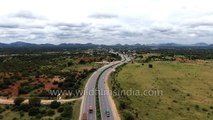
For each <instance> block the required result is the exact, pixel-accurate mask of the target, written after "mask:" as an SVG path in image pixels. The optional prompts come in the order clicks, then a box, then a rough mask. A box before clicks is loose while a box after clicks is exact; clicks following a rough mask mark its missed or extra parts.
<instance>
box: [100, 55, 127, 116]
mask: <svg viewBox="0 0 213 120" xmlns="http://www.w3.org/2000/svg"><path fill="white" fill-rule="evenodd" d="M122 56H123V55H122ZM129 60H130V59H129V58H127V56H123V57H122V62H120V63H119V64H116V65H115V66H113V67H110V68H109V69H107V70H106V71H104V72H103V73H102V75H101V77H100V79H99V80H98V90H99V105H100V111H101V119H102V120H116V117H115V116H116V115H115V113H113V112H112V111H113V110H112V109H113V108H112V107H113V106H112V104H111V103H110V98H109V97H110V95H109V90H108V89H107V86H106V85H107V84H106V82H107V81H105V80H107V79H106V78H107V77H108V75H109V73H111V72H112V71H113V70H115V68H116V67H118V66H120V65H122V64H124V63H126V62H128V61H129ZM106 110H109V111H110V115H109V116H107V114H106Z"/></svg>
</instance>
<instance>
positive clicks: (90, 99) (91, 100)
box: [79, 61, 118, 120]
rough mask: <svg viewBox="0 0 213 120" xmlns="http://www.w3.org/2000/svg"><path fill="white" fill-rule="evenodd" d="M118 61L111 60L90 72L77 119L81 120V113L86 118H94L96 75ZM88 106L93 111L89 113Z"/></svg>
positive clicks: (88, 119) (92, 119)
mask: <svg viewBox="0 0 213 120" xmlns="http://www.w3.org/2000/svg"><path fill="white" fill-rule="evenodd" d="M117 63H118V61H116V62H111V63H109V64H108V65H105V66H103V67H101V68H99V69H98V70H97V71H96V72H94V73H93V74H92V76H91V77H90V78H89V80H88V82H87V84H86V87H85V91H84V96H83V101H82V104H81V111H80V117H79V119H80V120H82V117H83V114H84V113H86V114H87V120H96V100H95V99H96V96H95V94H96V90H95V87H96V82H97V79H98V76H99V75H100V74H101V73H102V72H103V71H104V70H105V69H106V68H108V67H109V66H112V65H114V64H117ZM89 106H92V107H93V112H92V113H89Z"/></svg>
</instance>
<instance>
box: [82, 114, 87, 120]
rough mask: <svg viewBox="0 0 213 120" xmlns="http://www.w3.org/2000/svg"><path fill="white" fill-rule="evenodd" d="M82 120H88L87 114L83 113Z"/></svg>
mask: <svg viewBox="0 0 213 120" xmlns="http://www.w3.org/2000/svg"><path fill="white" fill-rule="evenodd" d="M82 120H87V113H85V112H84V113H83V116H82Z"/></svg>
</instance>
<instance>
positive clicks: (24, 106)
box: [18, 104, 29, 112]
mask: <svg viewBox="0 0 213 120" xmlns="http://www.w3.org/2000/svg"><path fill="white" fill-rule="evenodd" d="M18 109H19V111H24V112H28V110H29V105H27V104H21V105H20V106H19V108H18Z"/></svg>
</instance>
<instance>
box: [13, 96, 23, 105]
mask: <svg viewBox="0 0 213 120" xmlns="http://www.w3.org/2000/svg"><path fill="white" fill-rule="evenodd" d="M24 100H25V99H24V98H22V97H17V98H16V99H15V100H14V104H15V105H16V106H20V105H21V103H22V102H23V101H24Z"/></svg>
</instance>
